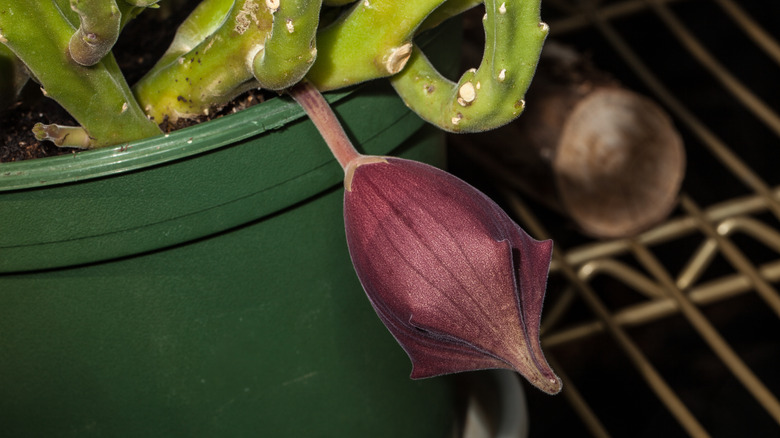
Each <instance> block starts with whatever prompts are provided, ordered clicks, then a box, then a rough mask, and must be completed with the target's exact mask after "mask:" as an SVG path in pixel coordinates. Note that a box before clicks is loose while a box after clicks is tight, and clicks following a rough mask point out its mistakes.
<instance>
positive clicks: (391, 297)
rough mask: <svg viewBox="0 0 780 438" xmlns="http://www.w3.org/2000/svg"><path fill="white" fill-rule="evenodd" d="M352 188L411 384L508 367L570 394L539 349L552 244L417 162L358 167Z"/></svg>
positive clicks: (359, 235) (353, 249)
mask: <svg viewBox="0 0 780 438" xmlns="http://www.w3.org/2000/svg"><path fill="white" fill-rule="evenodd" d="M345 185H346V188H347V190H346V192H345V195H344V220H345V223H346V231H347V243H348V245H349V252H350V254H351V256H352V262H353V263H354V265H355V271H356V272H357V275H358V277H359V278H360V281H361V283H362V284H363V288H364V289H365V291H366V294H367V295H368V298H369V300H370V301H371V304H372V305H373V307H374V310H376V313H377V315H378V316H379V318H380V319H381V320H382V322H384V323H385V325H386V326H387V328H388V329H389V330H390V332H391V333H392V334H393V336H395V338H396V339H397V340H398V342H399V343H400V344H401V346H402V347H403V348H404V350H405V351H406V353H407V354H408V355H409V358H410V359H411V361H412V375H411V377H412V378H415V379H416V378H424V377H432V376H437V375H441V374H448V373H456V372H461V371H470V370H478V369H487V368H506V369H513V370H516V371H517V372H519V373H520V374H522V375H523V376H525V377H526V378H527V379H528V380H529V381H530V382H531V383H532V384H534V385H535V386H537V387H538V388H539V389H541V390H543V391H545V392H548V393H550V394H554V393H557V392H558V391H560V389H561V381H560V379H558V377H557V376H556V375H555V373H554V372H553V371H552V369H551V368H550V366H549V365H548V364H547V361H546V360H545V358H544V355H543V354H542V350H541V345H540V342H539V324H540V320H541V312H542V301H543V299H544V292H545V288H546V285H547V274H548V271H549V266H550V258H551V255H552V241H549V240H548V241H544V242H539V241H537V240H534V239H532V238H531V237H530V236H528V234H526V233H525V232H524V231H523V230H522V229H521V228H520V227H519V226H517V224H515V223H514V222H513V221H512V220H511V219H510V218H509V216H507V214H506V213H504V211H503V210H501V208H500V207H499V206H498V205H496V204H495V203H494V202H493V201H492V200H490V199H489V198H488V197H487V196H485V195H484V194H482V193H481V192H479V191H478V190H476V189H475V188H473V187H472V186H470V185H469V184H467V183H465V182H463V181H461V180H460V179H458V178H456V177H455V176H452V175H450V174H449V173H447V172H444V171H442V170H439V169H436V168H435V167H431V166H428V165H426V164H422V163H418V162H415V161H409V160H404V159H400V158H390V157H387V158H380V157H361V158H358V159H355V160H353V161H352V162H350V163H349V165H348V166H347V176H346V179H345Z"/></svg>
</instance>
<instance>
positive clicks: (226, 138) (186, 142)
mask: <svg viewBox="0 0 780 438" xmlns="http://www.w3.org/2000/svg"><path fill="white" fill-rule="evenodd" d="M356 88H358V87H351V88H348V89H346V90H340V91H338V92H334V93H328V94H327V95H326V96H325V98H326V99H327V100H328V102H329V103H331V104H334V103H336V102H338V101H340V100H342V99H344V98H345V97H347V96H349V95H350V94H352V93H353V92H354V91H355V89H356ZM305 116H306V113H305V112H304V111H303V109H302V108H301V107H300V106H299V105H298V104H296V103H295V102H294V101H293V100H292V99H290V98H288V97H281V96H280V97H276V98H273V99H269V100H267V101H265V102H262V103H260V104H257V105H254V106H252V107H250V108H247V109H245V110H243V111H239V112H236V113H234V114H229V115H227V116H224V117H220V118H217V119H213V120H209V121H207V122H203V123H199V124H196V125H193V126H189V127H186V128H183V129H179V130H176V131H173V132H171V133H168V134H161V135H159V136H155V137H150V138H145V139H142V140H138V141H134V142H129V143H125V144H121V145H116V146H109V147H106V148H100V149H93V150H85V151H80V152H78V153H75V154H70V155H60V156H56V157H48V158H39V159H32V160H26V161H19V162H11V163H0V191H11V190H20V189H28V188H34V187H43V186H49V185H55V184H62V183H70V182H76V181H82V180H86V179H92V178H99V177H103V176H107V175H113V174H117V173H123V172H128V171H133V170H138V169H141V168H146V167H150V166H155V165H159V164H163V163H167V162H169V161H174V160H179V159H182V158H187V157H190V156H193V155H198V154H201V153H204V152H208V151H211V150H214V149H219V148H221V147H224V146H227V145H230V144H232V143H235V142H237V141H241V140H244V139H246V138H249V137H252V136H256V135H259V134H263V133H265V132H268V131H272V130H275V129H279V128H281V127H283V126H285V125H286V124H288V123H291V122H294V121H296V120H298V119H302V118H304V117H305Z"/></svg>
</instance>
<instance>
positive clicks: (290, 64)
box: [253, 0, 322, 90]
mask: <svg viewBox="0 0 780 438" xmlns="http://www.w3.org/2000/svg"><path fill="white" fill-rule="evenodd" d="M266 5H267V6H268V7H269V10H271V13H272V15H273V27H272V28H271V33H270V35H268V38H267V39H266V40H265V44H264V45H263V46H262V47H261V48H260V50H259V51H258V52H257V54H256V55H255V57H254V61H253V73H254V76H255V79H257V82H258V83H259V84H260V86H261V87H263V88H267V89H269V90H283V89H285V88H288V87H290V86H292V85H294V84H296V83H297V82H299V81H300V80H301V78H303V76H304V75H305V74H306V73H307V72H308V71H309V69H310V68H311V66H312V64H313V63H314V60H315V59H316V58H317V48H316V44H315V40H314V37H315V34H316V33H317V25H318V23H319V17H320V8H321V7H322V0H284V1H280V0H267V1H266Z"/></svg>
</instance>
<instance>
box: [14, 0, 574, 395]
mask: <svg viewBox="0 0 780 438" xmlns="http://www.w3.org/2000/svg"><path fill="white" fill-rule="evenodd" d="M158 1H159V0H41V1H35V2H30V1H29V0H3V1H2V3H0V42H2V46H0V47H2V48H3V50H2V51H0V72H3V76H2V77H0V93H1V94H0V103H4V104H6V105H7V104H8V103H9V102H11V101H12V100H13V99H14V98H15V96H16V94H17V92H18V91H17V90H18V89H19V84H20V83H21V82H22V81H23V80H24V76H25V72H26V73H28V74H29V75H30V77H31V78H32V79H33V80H35V81H36V82H38V83H39V84H40V85H41V87H42V89H43V91H44V93H45V95H46V96H48V97H50V98H52V99H54V100H56V101H57V102H58V103H59V104H60V105H61V106H62V107H63V108H65V109H66V110H67V111H68V112H69V113H70V114H71V115H72V116H73V117H74V118H75V119H76V120H77V122H78V123H79V126H59V125H43V124H38V125H36V126H35V128H34V132H35V135H36V137H37V138H38V139H40V140H44V139H45V140H51V141H53V142H54V143H55V144H57V145H60V146H68V147H77V148H85V149H90V148H99V147H105V146H109V145H114V144H121V143H126V142H130V141H133V140H138V139H142V138H146V137H152V136H155V135H159V134H161V130H160V128H159V126H158V124H159V123H162V122H163V121H175V120H177V119H180V118H193V117H196V116H199V115H201V114H204V113H206V114H207V113H208V112H210V111H213V110H214V108H216V107H219V106H221V105H224V104H225V103H227V102H228V101H230V100H231V99H233V98H234V97H235V96H237V95H238V94H240V93H241V92H243V91H245V90H248V89H251V88H258V87H260V88H265V89H269V90H274V91H278V92H283V93H284V92H287V93H289V94H291V95H292V96H293V97H294V98H295V99H296V100H297V101H298V102H299V103H300V104H301V106H303V107H304V109H306V111H307V113H308V114H309V116H310V117H311V119H312V120H313V121H314V123H315V125H317V127H318V128H319V129H320V132H321V133H322V135H323V137H324V138H325V140H326V142H327V143H328V145H329V146H330V147H331V150H332V151H333V153H334V156H335V157H336V158H337V160H338V161H339V163H340V164H341V165H342V167H343V168H344V170H345V172H346V174H345V185H346V190H345V217H346V219H347V235H348V241H349V247H350V251H351V254H352V259H353V263H354V264H355V267H356V270H357V272H358V276H359V277H360V279H361V281H362V283H363V286H364V288H365V289H366V292H367V293H368V296H369V299H371V302H372V304H373V305H374V308H375V310H376V311H377V314H378V315H379V317H380V319H382V321H383V322H384V323H385V324H386V325H387V326H388V328H389V329H390V331H391V332H392V333H393V335H394V336H396V339H397V340H398V341H399V342H400V343H401V345H402V346H403V347H404V348H405V349H406V351H407V352H408V353H409V355H410V358H411V359H412V361H413V363H414V365H415V371H414V373H413V377H428V376H433V375H438V374H443V373H448V372H459V371H464V370H469V369H479V368H492V367H504V368H510V369H515V370H518V371H519V372H521V373H522V374H524V375H525V376H527V377H528V378H529V380H531V382H532V383H534V384H535V385H537V386H538V387H540V388H541V389H543V390H545V391H547V392H550V393H555V392H557V391H558V390H560V380H558V378H557V377H556V376H555V375H554V373H553V372H552V370H551V369H550V368H549V366H548V365H547V363H546V362H545V360H544V357H543V355H542V353H541V348H540V345H539V336H538V334H539V321H540V314H541V308H542V305H541V304H542V299H543V296H544V289H545V284H546V276H547V270H548V267H549V262H550V254H551V251H552V245H551V242H537V241H534V240H533V239H531V238H530V237H529V236H528V235H526V234H525V233H524V232H523V231H522V230H521V229H520V228H519V227H518V226H517V225H515V224H514V223H513V222H512V221H511V219H510V218H509V217H508V216H507V215H506V214H505V213H504V212H503V211H501V210H500V209H499V208H498V207H497V206H496V205H495V204H494V203H492V201H490V200H489V199H488V198H487V197H486V196H485V195H483V194H481V193H479V192H478V191H476V190H475V189H473V188H471V187H470V186H468V185H467V184H465V183H463V182H462V181H460V180H457V179H456V178H454V177H452V176H450V175H448V174H446V173H445V172H442V171H439V170H435V169H432V168H429V167H425V166H423V165H419V164H414V163H411V162H406V161H404V160H398V159H393V158H389V157H366V156H362V155H360V154H358V153H357V151H356V150H355V149H354V148H352V146H351V144H350V142H349V139H348V138H347V136H346V134H344V132H343V130H341V129H340V127H339V125H338V122H337V121H336V119H335V117H334V116H333V114H332V113H331V112H330V111H329V108H328V107H327V104H326V103H325V100H324V99H322V96H321V95H320V92H321V91H328V90H334V89H338V88H342V87H346V86H351V85H355V84H358V83H361V82H364V81H369V80H374V79H378V78H384V77H389V81H390V83H391V84H392V86H393V87H394V89H395V90H396V92H397V93H398V95H399V96H400V97H401V98H402V99H403V100H404V102H405V103H406V104H407V105H408V106H409V107H410V108H411V109H412V110H413V111H415V112H416V113H417V114H419V115H420V116H421V117H422V118H423V119H425V120H427V121H429V122H430V123H432V124H434V125H436V126H438V127H439V128H441V129H443V130H447V131H451V132H477V131H484V130H488V129H492V128H495V127H498V126H500V125H503V124H506V123H508V122H510V121H511V120H513V119H514V118H516V117H517V116H519V114H520V113H521V112H522V110H523V108H524V106H525V102H524V100H523V96H524V95H525V92H526V89H527V88H528V85H529V83H530V81H531V78H532V77H533V74H534V70H535V67H536V62H537V60H538V57H539V53H540V51H541V47H542V44H543V41H544V39H545V37H546V35H547V26H546V25H545V24H544V23H541V22H540V18H539V0H507V1H501V0H486V1H485V10H486V13H485V15H484V18H483V20H482V21H483V24H484V28H485V40H486V42H485V52H484V56H483V59H482V62H481V64H480V65H479V66H478V67H477V68H474V69H469V70H468V71H466V72H465V73H464V74H463V75H462V76H461V77H460V78H459V79H458V80H457V81H450V80H449V79H447V78H445V77H444V76H443V75H441V74H440V73H439V72H437V71H436V69H435V68H434V67H433V66H432V65H431V63H429V62H428V60H427V59H426V57H425V55H424V54H423V53H422V51H421V50H420V48H419V47H417V46H416V45H415V42H414V37H415V35H417V34H418V33H420V32H422V31H424V30H427V29H430V28H432V27H435V26H437V25H438V24H440V23H441V22H443V21H444V20H446V19H448V18H450V17H453V16H455V15H458V14H460V13H461V12H463V11H465V10H467V9H470V8H472V7H474V6H476V5H477V4H479V3H481V2H477V1H474V0H418V1H413V2H397V1H392V0H360V1H357V2H355V3H354V4H353V5H348V4H349V3H352V2H350V1H344V0H202V1H200V2H199V3H198V5H197V6H196V7H195V9H194V10H193V12H192V13H191V14H190V15H189V17H188V18H187V19H186V20H185V21H184V22H182V23H180V24H179V26H178V31H177V33H176V35H175V37H174V39H173V42H172V43H171V45H170V47H169V48H168V50H167V51H166V52H165V54H164V55H163V56H162V57H161V58H160V59H159V60H158V61H157V63H156V64H155V65H154V67H152V68H151V70H149V71H148V72H147V73H146V74H145V76H144V77H143V78H141V79H140V80H139V81H138V82H137V83H135V84H134V85H133V86H132V87H131V86H130V85H129V84H128V83H127V81H126V80H125V79H124V77H123V76H122V72H121V71H120V69H119V67H118V65H117V63H116V61H115V59H114V56H113V54H112V52H111V49H112V47H113V45H114V44H115V43H116V41H117V39H118V37H119V35H120V33H121V31H122V29H123V28H124V26H125V25H126V24H127V23H128V21H129V20H131V19H133V18H134V17H135V16H137V15H138V14H139V13H142V12H144V11H145V10H147V9H152V8H157V7H158ZM168 1H169V2H173V1H174V0H168ZM162 3H163V4H165V2H162ZM8 49H10V50H8ZM22 65H23V66H24V67H25V68H22ZM395 182H397V185H395ZM377 188H379V189H381V188H384V189H386V190H384V191H383V190H378V189H377ZM377 218H382V220H378V219H377ZM388 266H392V267H388ZM475 312H476V313H481V314H482V315H481V317H480V318H477V317H474V315H473V314H474V313H475Z"/></svg>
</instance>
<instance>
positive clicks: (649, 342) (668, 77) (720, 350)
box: [492, 0, 780, 437]
mask: <svg viewBox="0 0 780 438" xmlns="http://www.w3.org/2000/svg"><path fill="white" fill-rule="evenodd" d="M542 3H543V18H544V19H545V21H547V22H548V23H549V24H550V28H551V34H550V38H551V39H556V40H559V41H563V42H565V43H567V44H571V45H574V46H576V47H577V48H578V49H580V50H583V51H586V52H589V53H591V54H592V57H593V59H594V62H595V63H596V64H597V65H598V67H600V68H603V69H606V70H608V71H610V72H612V73H614V74H615V75H616V76H617V77H618V78H619V79H620V80H621V81H622V82H623V83H624V84H625V85H626V86H627V87H630V88H632V89H634V90H636V91H639V92H641V93H643V94H645V95H647V96H649V97H651V98H652V99H654V100H655V101H656V102H658V103H660V104H661V105H662V106H663V107H664V108H665V109H666V110H667V111H668V112H669V114H670V115H671V116H672V118H673V120H674V123H675V125H676V126H677V128H678V129H680V131H681V133H682V134H683V137H684V141H685V147H686V152H687V154H688V166H687V177H686V181H685V182H684V184H683V189H682V192H681V194H680V196H679V203H678V205H677V208H676V210H675V211H674V212H673V213H672V214H671V216H670V217H669V219H668V220H666V221H665V222H664V223H662V224H660V225H657V226H655V227H654V228H652V229H650V230H648V231H646V232H643V233H642V234H640V235H638V236H635V237H632V238H625V239H618V240H606V241H605V240H601V241H597V240H589V239H587V238H584V237H583V236H579V235H578V234H577V233H576V232H574V231H573V230H572V229H571V227H570V226H567V224H566V222H565V221H564V220H561V219H559V218H556V215H551V214H550V213H549V212H546V211H545V209H544V208H543V207H538V206H536V205H535V204H533V203H532V202H529V201H525V200H524V199H522V195H521V194H519V193H517V192H515V191H513V190H512V189H511V188H509V185H506V184H504V185H503V186H502V184H501V181H500V180H498V181H493V182H492V184H494V185H497V186H498V192H499V193H500V194H501V195H503V196H501V197H502V198H503V199H504V205H505V206H506V207H507V208H508V209H509V210H510V211H512V212H514V214H515V217H516V218H517V219H518V221H519V223H520V224H521V225H523V227H524V228H525V229H526V230H528V231H529V232H530V233H531V234H532V235H534V236H535V237H537V238H553V239H555V243H556V246H555V253H554V256H553V264H552V267H551V275H550V283H549V286H548V295H547V301H546V304H545V306H546V307H545V313H544V315H543V316H544V320H543V334H542V342H543V346H544V348H545V351H546V354H548V358H549V359H550V361H551V365H552V366H553V368H554V369H556V371H557V372H559V373H560V375H561V377H562V378H563V379H564V391H563V392H562V393H561V395H559V396H557V397H547V396H545V395H543V394H539V393H538V391H534V390H533V389H529V390H528V395H529V406H530V410H531V436H584V435H588V434H590V435H592V436H684V435H686V434H687V435H689V436H697V437H698V436H780V401H778V398H780V378H778V377H777V375H778V373H777V369H778V368H777V367H778V366H780V293H778V288H777V285H778V282H780V185H778V184H780V142H779V141H778V137H779V136H780V114H778V111H779V110H780V85H778V84H780V80H778V79H780V44H778V37H779V36H780V35H778V33H780V25H778V23H779V22H778V21H777V20H778V18H777V17H780V15H779V14H780V7H779V6H778V5H777V4H776V3H777V2H771V1H763V0H753V1H744V2H739V3H738V2H737V1H736V0H706V1H705V0H677V1H672V0H618V1H599V0H543V2H542ZM773 32H774V34H773Z"/></svg>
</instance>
